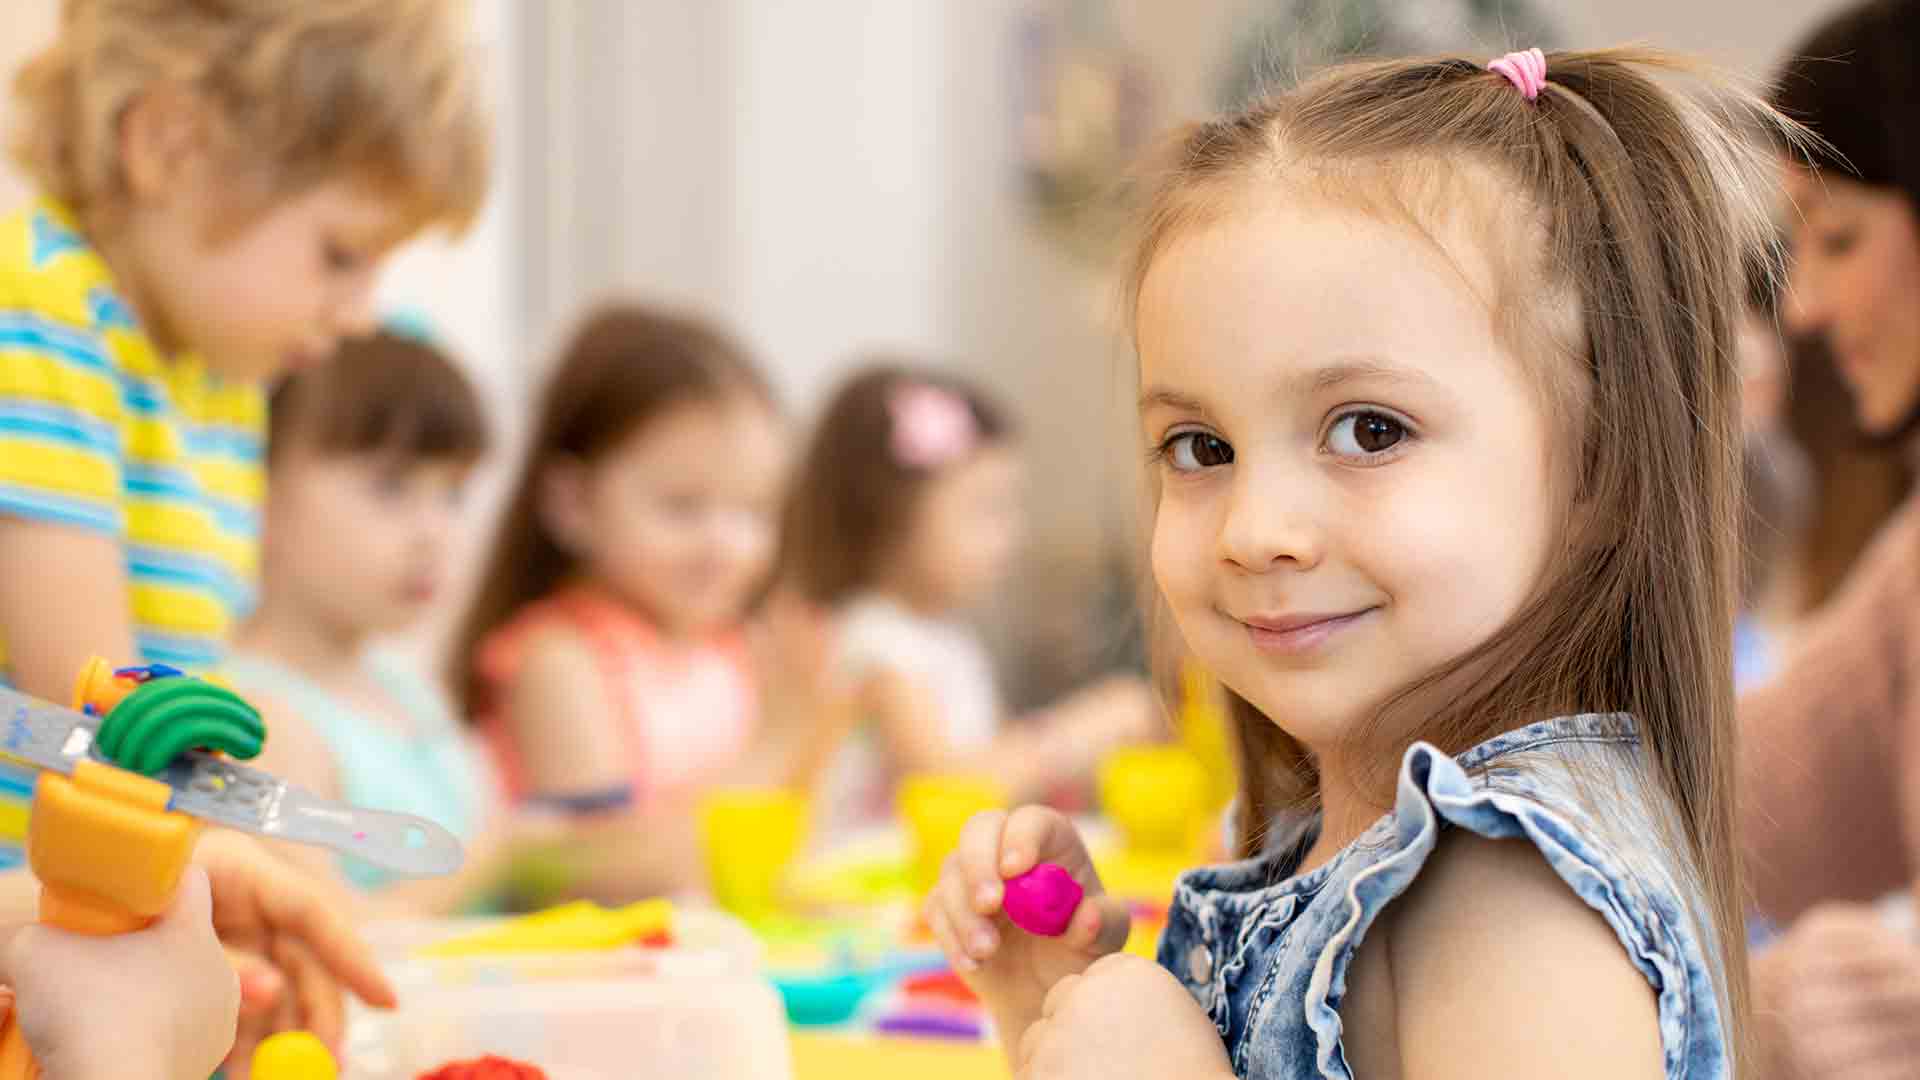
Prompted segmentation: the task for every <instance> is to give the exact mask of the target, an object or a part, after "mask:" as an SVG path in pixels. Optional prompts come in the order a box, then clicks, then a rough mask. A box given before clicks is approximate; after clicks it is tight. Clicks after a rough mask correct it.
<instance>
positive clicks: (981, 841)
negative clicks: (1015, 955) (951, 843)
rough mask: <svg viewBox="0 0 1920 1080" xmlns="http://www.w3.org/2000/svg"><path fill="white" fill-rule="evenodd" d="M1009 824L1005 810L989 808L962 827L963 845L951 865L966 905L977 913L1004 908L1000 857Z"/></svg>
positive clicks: (958, 849)
mask: <svg viewBox="0 0 1920 1080" xmlns="http://www.w3.org/2000/svg"><path fill="white" fill-rule="evenodd" d="M1006 826H1007V815H1006V813H1005V812H1004V811H1000V810H989V811H987V812H986V813H983V814H975V815H974V816H973V817H972V818H970V819H968V821H967V824H966V825H965V827H963V828H962V829H961V830H960V846H959V847H957V848H955V849H954V852H953V857H952V859H951V860H949V862H948V866H949V867H950V869H951V870H952V871H955V873H954V874H953V876H954V877H955V878H956V879H957V881H958V884H959V889H960V893H959V895H960V897H961V898H962V905H963V906H964V907H966V908H967V909H968V910H969V911H971V912H973V913H975V914H976V915H981V916H985V915H992V914H993V913H995V912H997V911H999V910H1000V898H1001V895H1002V893H1003V891H1004V889H1003V888H1002V886H1001V881H1002V880H1003V878H1004V876H1005V875H1003V874H1002V873H1001V870H1000V858H1001V851H1002V848H1003V844H1004V841H1003V840H1002V833H1003V832H1004V831H1005V829H1006Z"/></svg>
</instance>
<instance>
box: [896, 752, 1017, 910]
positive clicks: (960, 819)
mask: <svg viewBox="0 0 1920 1080" xmlns="http://www.w3.org/2000/svg"><path fill="white" fill-rule="evenodd" d="M898 798H899V808H900V817H901V818H902V819H903V820H904V821H905V822H906V823H907V832H908V835H909V836H910V837H911V839H912V848H913V887H914V888H915V889H916V890H918V891H919V892H920V894H921V895H925V894H927V893H929V892H932V891H933V887H934V885H935V884H936V883H938V882H939V880H940V864H941V863H942V862H944V861H946V858H947V856H948V855H949V854H950V853H952V851H953V849H954V848H956V847H958V846H960V831H961V830H962V829H964V828H965V827H966V824H967V820H968V819H969V818H971V817H973V816H974V815H975V814H978V813H982V812H984V811H987V810H999V809H1002V808H1003V807H1005V806H1006V805H1007V789H1006V788H1005V787H1002V786H1001V785H1000V783H999V782H998V781H996V780H994V779H993V778H992V777H988V776H978V775H973V774H968V773H927V774H922V775H919V776H910V777H908V778H906V779H905V780H904V781H902V782H901V784H900V793H899V797H898Z"/></svg>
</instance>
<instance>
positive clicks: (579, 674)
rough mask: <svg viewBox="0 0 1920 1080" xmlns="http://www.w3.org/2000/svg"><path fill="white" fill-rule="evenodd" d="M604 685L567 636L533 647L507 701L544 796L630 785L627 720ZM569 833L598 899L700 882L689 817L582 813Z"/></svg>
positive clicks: (510, 726)
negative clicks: (624, 728) (622, 731)
mask: <svg viewBox="0 0 1920 1080" xmlns="http://www.w3.org/2000/svg"><path fill="white" fill-rule="evenodd" d="M603 679H604V676H603V675H602V673H601V671H600V666H599V664H598V663H597V662H596V661H595V659H594V656H593V654H592V653H591V652H590V651H589V650H588V648H587V646H586V644H585V643H584V642H582V641H580V640H579V639H578V638H577V637H576V636H575V635H573V634H572V633H570V632H568V631H565V630H558V629H556V630H553V631H550V632H548V633H546V634H543V635H541V636H540V637H538V638H536V639H534V640H533V641H530V642H529V643H528V648H527V655H526V657H525V660H524V662H523V663H522V665H521V667H520V670H519V672H518V673H517V674H516V676H515V678H514V680H513V683H512V685H511V687H510V688H509V691H508V695H507V731H508V734H509V735H510V737H512V738H513V740H514V743H515V746H516V748H517V749H518V751H519V754H520V763H521V766H522V768H523V769H524V770H525V776H526V782H527V788H528V790H529V791H530V792H532V793H533V794H534V795H535V796H536V797H540V798H544V799H570V798H583V797H584V798H592V797H595V796H598V795H601V794H604V793H606V792H609V791H614V790H618V789H621V788H623V787H625V788H630V787H631V785H632V783H633V775H632V773H631V771H630V770H631V767H632V757H631V755H630V754H629V752H628V750H627V746H626V743H625V740H623V739H622V738H621V737H620V725H621V724H623V723H625V722H626V720H625V719H624V718H623V717H621V716H620V715H619V710H618V708H617V706H616V705H615V704H614V703H613V702H612V701H609V700H608V699H607V695H606V691H605V688H604V683H603ZM634 794H635V795H636V796H639V795H641V794H643V793H640V792H635V793H634ZM564 831H565V833H566V841H565V844H564V850H565V852H566V854H567V855H569V856H570V857H571V858H572V859H574V860H575V861H577V862H579V863H581V864H583V865H585V866H586V867H587V876H588V882H587V884H586V888H587V890H588V891H589V892H591V893H594V894H598V895H602V896H607V897H611V898H616V899H630V898H631V897H633V896H639V895H645V894H649V893H659V892H667V891H672V890H674V889H676V888H680V887H682V886H684V885H686V884H687V883H688V882H690V881H692V880H695V878H696V876H697V869H698V865H699V864H698V849H697V846H696V845H695V842H694V829H693V821H692V814H691V811H690V810H687V811H686V812H680V811H678V810H671V809H669V810H658V811H641V810H638V809H627V810H618V811H608V812H604V813H596V814H591V815H581V816H577V817H574V818H573V819H571V820H570V821H568V822H567V823H566V825H565V827H564Z"/></svg>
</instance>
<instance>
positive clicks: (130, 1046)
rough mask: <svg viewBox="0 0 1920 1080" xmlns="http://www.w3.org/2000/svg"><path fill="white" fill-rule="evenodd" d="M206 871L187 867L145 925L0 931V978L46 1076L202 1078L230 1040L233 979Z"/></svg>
mask: <svg viewBox="0 0 1920 1080" xmlns="http://www.w3.org/2000/svg"><path fill="white" fill-rule="evenodd" d="M210 894H211V890H210V888H209V886H208V883H207V875H206V874H205V873H204V872H201V871H198V870H188V871H187V872H186V874H185V875H183V876H182V878H181V881H180V891H179V893H178V895H177V896H176V897H175V898H174V902H173V907H172V908H171V909H170V910H168V911H167V912H166V913H164V914H163V915H161V916H160V918H159V920H158V921H157V922H155V923H154V924H153V925H152V926H150V927H148V928H147V929H145V930H139V931H136V932H134V933H130V934H118V935H114V936H110V937H90V936H86V935H82V934H74V933H69V932H67V931H65V930H58V929H54V928H52V927H48V926H44V925H40V924H28V925H24V926H19V927H14V928H12V929H9V930H7V931H4V932H0V980H4V981H5V982H6V984H7V985H8V986H9V987H11V988H12V989H13V990H14V991H16V993H17V995H18V996H17V998H16V1001H17V1002H18V1014H19V1015H18V1016H17V1018H16V1019H17V1021H18V1023H19V1025H20V1028H21V1031H22V1032H23V1033H24V1034H25V1036H26V1039H27V1043H28V1045H29V1046H31V1047H32V1049H33V1052H34V1056H35V1057H36V1058H37V1059H38V1060H39V1062H40V1065H41V1068H42V1069H43V1070H44V1073H43V1075H44V1076H45V1077H46V1080H206V1077H207V1076H209V1075H211V1074H212V1073H213V1071H214V1069H215V1068H216V1067H218V1066H219V1064H220V1061H221V1059H222V1058H224V1057H226V1055H227V1049H228V1047H229V1046H231V1045H232V1043H233V1034H234V1023H235V1017H236V1014H237V1012H238V1009H239V1005H240V989H239V981H238V980H237V979H236V978H235V976H234V972H233V968H232V967H231V966H230V965H229V964H228V962H227V955H226V952H225V950H224V949H223V948H222V947H221V945H220V939H219V938H218V937H216V936H215V935H214V932H213V919H212V900H211V895H210Z"/></svg>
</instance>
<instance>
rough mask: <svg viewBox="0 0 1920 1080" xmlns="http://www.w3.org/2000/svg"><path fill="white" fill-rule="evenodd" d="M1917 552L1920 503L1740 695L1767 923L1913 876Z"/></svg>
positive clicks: (1759, 902) (1745, 839) (1919, 702)
mask: <svg viewBox="0 0 1920 1080" xmlns="http://www.w3.org/2000/svg"><path fill="white" fill-rule="evenodd" d="M1916 545H1920V504H1916V505H1915V506H1909V507H1908V508H1907V509H1905V510H1903V511H1902V512H1901V513H1900V514H1899V515H1898V516H1897V517H1895V518H1894V520H1893V521H1892V522H1890V523H1889V524H1888V525H1887V526H1886V528H1884V529H1883V530H1882V532H1881V535H1880V536H1879V537H1878V538H1876V539H1875V541H1874V543H1873V544H1872V546H1870V547H1869V548H1868V549H1867V551H1866V553H1865V554H1863V555H1862V556H1861V558H1860V560H1859V561H1858V562H1857V563H1856V564H1855V567H1854V569H1853V570H1852V572H1851V573H1849V575H1848V577H1847V581H1846V584H1845V585H1844V586H1843V587H1842V588H1841V590H1840V591H1839V592H1838V593H1837V594H1835V595H1834V597H1833V598H1832V599H1831V600H1829V601H1828V602H1827V604H1826V606H1824V607H1823V608H1821V609H1820V611H1819V612H1818V613H1816V614H1815V615H1814V616H1813V617H1812V618H1811V619H1810V620H1809V621H1808V624H1807V627H1806V629H1805V630H1804V631H1802V632H1801V633H1800V634H1799V641H1798V643H1797V645H1796V648H1795V651H1794V655H1793V656H1792V658H1791V659H1790V660H1789V662H1788V663H1787V665H1786V666H1785V667H1784V668H1783V669H1782V670H1781V672H1780V673H1779V675H1778V676H1776V677H1775V678H1774V679H1773V680H1772V681H1770V682H1768V683H1766V684H1764V685H1762V686H1759V687H1757V688H1755V689H1754V690H1752V691H1750V692H1749V693H1747V694H1745V695H1743V696H1742V697H1741V699H1740V703H1739V721H1740V739H1739V746H1738V749H1739V755H1740V778H1739V783H1738V785H1736V790H1737V791H1738V794H1739V801H1740V829H1739V834H1740V838H1741V844H1742V848H1743V851H1744V858H1745V869H1746V876H1747V882H1748V885H1749V886H1750V887H1751V889H1752V890H1753V896H1754V903H1755V906H1756V907H1757V908H1758V909H1759V911H1760V912H1761V913H1763V914H1765V915H1767V916H1768V917H1769V918H1771V919H1773V920H1774V921H1775V922H1778V923H1782V924H1785V923H1787V922H1791V921H1792V920H1793V919H1795V918H1798V917H1799V916H1800V915H1801V914H1802V913H1803V912H1805V911H1807V910H1808V909H1809V908H1811V907H1813V906H1814V905H1815V904H1817V903H1819V902H1821V901H1823V900H1836V899H1840V900H1855V901H1867V900H1871V899H1874V898H1876V897H1877V896H1879V895H1880V894H1882V893H1884V892H1887V891H1890V890H1892V889H1895V888H1899V887H1900V886H1901V885H1902V884H1904V883H1907V882H1911V881H1914V880H1915V878H1916V877H1917V876H1920V783H1917V782H1916V780H1915V775H1916V774H1915V772H1914V770H1913V768H1912V767H1911V766H1912V763H1914V762H1915V761H1920V759H1917V758H1915V757H1913V756H1912V754H1913V753H1914V752H1920V692H1917V691H1916V690H1915V689H1914V683H1913V677H1914V676H1915V675H1920V626H1916V625H1915V619H1916V615H1915V611H1916V608H1915V605H1916V603H1920V546H1916ZM1836 836H1844V837H1846V838H1847V842H1846V843H1845V844H1835V843H1834V842H1833V838H1834V837H1836Z"/></svg>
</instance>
